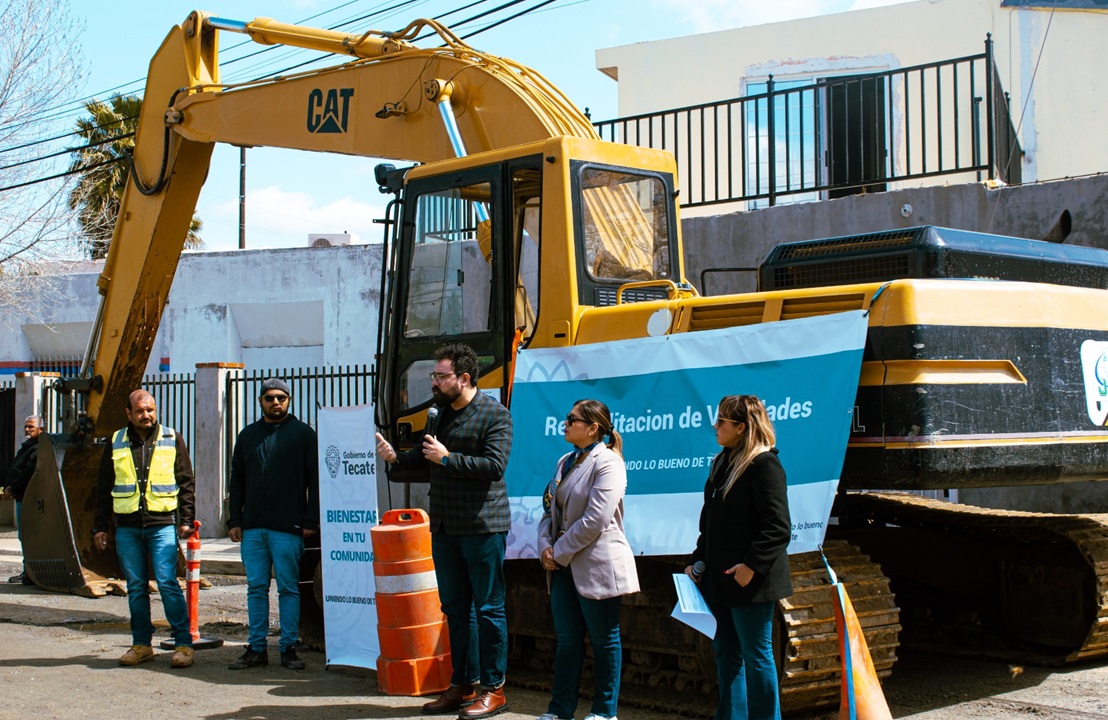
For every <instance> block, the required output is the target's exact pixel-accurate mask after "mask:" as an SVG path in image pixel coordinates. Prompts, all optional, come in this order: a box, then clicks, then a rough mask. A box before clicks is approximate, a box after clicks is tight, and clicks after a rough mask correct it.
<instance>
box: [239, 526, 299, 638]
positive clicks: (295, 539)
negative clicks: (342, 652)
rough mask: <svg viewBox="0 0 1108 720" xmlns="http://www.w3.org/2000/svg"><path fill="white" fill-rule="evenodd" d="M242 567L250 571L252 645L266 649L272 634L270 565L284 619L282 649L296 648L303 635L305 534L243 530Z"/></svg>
mask: <svg viewBox="0 0 1108 720" xmlns="http://www.w3.org/2000/svg"><path fill="white" fill-rule="evenodd" d="M239 552H240V553H241V554H242V566H243V569H244V570H245V571H246V616H247V619H248V621H249V623H250V633H249V636H248V637H249V639H248V641H247V642H248V644H249V646H250V649H251V650H253V651H255V652H260V653H264V652H265V651H266V647H267V643H266V635H267V634H268V633H269V578H270V572H269V571H270V568H272V569H273V575H274V576H275V577H276V578H277V612H278V613H279V615H280V618H281V652H284V651H286V650H288V649H289V648H292V647H293V646H294V645H296V641H297V640H298V639H299V636H300V556H301V555H303V554H304V538H303V536H301V535H294V534H293V533H287V532H281V531H279V530H267V529H265V528H252V529H250V530H243V531H242V547H241V548H239Z"/></svg>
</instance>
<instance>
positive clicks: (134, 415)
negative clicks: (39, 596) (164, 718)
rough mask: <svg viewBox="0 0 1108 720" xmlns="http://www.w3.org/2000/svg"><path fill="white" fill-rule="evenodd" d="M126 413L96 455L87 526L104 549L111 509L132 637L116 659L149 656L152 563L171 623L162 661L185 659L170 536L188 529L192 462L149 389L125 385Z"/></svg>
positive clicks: (188, 645) (185, 626)
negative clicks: (170, 644) (167, 653)
mask: <svg viewBox="0 0 1108 720" xmlns="http://www.w3.org/2000/svg"><path fill="white" fill-rule="evenodd" d="M127 420H128V421H129V422H128V423H127V427H125V428H123V429H121V430H118V431H116V432H115V433H113V434H112V441H111V444H109V445H108V446H107V447H106V448H105V449H104V456H103V458H102V459H101V461H100V475H99V482H98V484H97V492H96V523H95V526H94V528H95V529H94V530H93V531H92V533H93V544H94V545H95V547H96V548H97V549H98V550H106V549H107V548H108V531H109V529H110V526H111V517H112V515H114V516H115V526H116V527H115V545H116V552H117V553H118V554H119V566H120V567H121V568H122V569H123V575H124V577H125V579H126V580H127V602H128V605H129V607H130V611H131V642H132V646H131V649H130V650H128V651H127V652H125V653H124V654H123V657H121V658H119V664H120V665H139V664H141V663H144V662H146V661H147V660H153V659H154V649H153V647H152V640H153V636H154V625H153V623H152V622H151V619H150V595H149V590H148V583H149V572H148V570H147V568H148V567H152V568H153V570H154V579H155V581H156V582H157V583H158V592H159V593H161V596H162V605H163V606H164V607H165V617H166V620H168V621H169V625H170V627H171V628H172V629H173V640H174V643H175V649H174V653H173V658H172V660H171V661H170V664H171V665H172V666H173V667H175V668H184V667H189V666H190V665H192V661H193V649H192V635H191V634H190V633H189V620H188V609H187V607H186V605H185V595H184V593H183V592H181V586H180V585H178V584H177V538H178V536H179V537H182V538H184V537H188V536H189V534H191V533H192V520H193V516H194V514H193V511H194V498H195V488H194V479H193V475H192V463H191V462H190V461H189V453H188V448H186V447H185V442H184V440H182V439H181V436H180V435H179V434H178V433H176V432H175V431H174V430H173V429H172V428H167V427H165V426H163V425H161V424H159V423H158V413H157V407H156V406H155V404H154V398H153V396H152V395H150V393H148V392H146V391H145V390H135V391H134V392H133V393H131V395H130V397H129V398H128V407H127Z"/></svg>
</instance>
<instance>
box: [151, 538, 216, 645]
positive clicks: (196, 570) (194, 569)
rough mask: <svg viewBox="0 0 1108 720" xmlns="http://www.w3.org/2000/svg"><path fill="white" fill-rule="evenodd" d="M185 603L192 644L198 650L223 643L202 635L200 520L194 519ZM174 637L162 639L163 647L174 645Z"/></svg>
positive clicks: (187, 558) (187, 545)
mask: <svg viewBox="0 0 1108 720" xmlns="http://www.w3.org/2000/svg"><path fill="white" fill-rule="evenodd" d="M185 603H186V604H187V605H188V611H189V633H190V634H191V635H192V646H193V647H194V648H195V649H197V650H205V649H208V648H217V647H220V646H221V645H223V639H222V638H209V637H200V521H199V520H193V521H192V535H189V539H188V542H187V543H185ZM175 644H176V643H174V641H173V639H172V638H170V639H169V640H162V642H161V646H162V648H164V649H166V650H169V649H172V648H173V647H174V645H175Z"/></svg>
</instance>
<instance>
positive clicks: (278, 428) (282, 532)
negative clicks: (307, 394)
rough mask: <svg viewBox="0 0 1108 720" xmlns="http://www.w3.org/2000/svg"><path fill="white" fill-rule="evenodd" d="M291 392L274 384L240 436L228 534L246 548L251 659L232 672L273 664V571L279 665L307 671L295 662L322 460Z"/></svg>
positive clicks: (265, 385)
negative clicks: (304, 558) (304, 561)
mask: <svg viewBox="0 0 1108 720" xmlns="http://www.w3.org/2000/svg"><path fill="white" fill-rule="evenodd" d="M291 395H292V394H291V393H290V392H289V386H288V385H287V384H285V382H284V381H283V380H278V379H276V378H270V379H269V380H266V381H264V382H263V383H262V392H261V395H260V396H259V398H258V401H259V402H260V403H261V406H262V418H261V419H260V420H258V421H257V422H255V423H252V424H251V425H249V426H247V427H246V428H245V429H244V430H243V431H242V432H240V433H239V436H238V440H237V441H236V442H235V452H234V454H233V455H232V457H231V481H230V487H229V488H228V490H229V495H230V508H229V519H228V521H227V529H228V534H229V535H230V536H231V540H232V541H234V542H241V543H242V548H241V553H242V564H243V568H244V569H245V570H246V612H247V616H248V618H249V625H250V633H249V641H248V643H247V646H246V652H245V653H243V655H242V656H241V657H239V658H237V659H236V660H235V661H234V662H232V663H231V664H230V666H229V667H230V668H231V669H232V670H241V669H243V668H248V667H254V666H257V665H268V664H269V655H268V654H267V652H266V635H267V633H268V631H269V578H270V566H272V568H273V574H274V575H275V576H276V578H277V598H278V599H277V607H278V611H279V615H280V619H281V643H280V648H281V664H282V665H283V666H285V667H287V668H289V669H291V670H303V669H304V661H303V660H301V659H300V658H299V657H297V655H296V643H297V641H298V639H299V637H298V631H299V627H300V587H299V583H300V556H301V555H302V554H303V552H304V538H306V537H308V536H309V535H311V534H313V533H315V532H317V531H318V530H319V461H318V451H317V449H316V434H315V430H313V429H312V428H311V426H309V425H307V424H305V423H303V422H301V421H300V420H298V419H297V418H296V417H295V416H294V415H292V414H290V413H289V403H290V399H291Z"/></svg>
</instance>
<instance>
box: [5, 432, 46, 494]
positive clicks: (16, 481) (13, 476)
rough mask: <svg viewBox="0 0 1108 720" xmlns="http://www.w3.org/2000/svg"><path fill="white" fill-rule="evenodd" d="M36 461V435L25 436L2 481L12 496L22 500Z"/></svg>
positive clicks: (33, 472)
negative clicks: (31, 436)
mask: <svg viewBox="0 0 1108 720" xmlns="http://www.w3.org/2000/svg"><path fill="white" fill-rule="evenodd" d="M37 462H38V437H33V438H27V439H26V440H24V441H23V444H22V445H20V446H19V451H18V452H16V454H15V459H13V460H12V465H11V467H10V468H8V475H7V478H6V479H5V480H4V482H5V483H6V484H7V486H8V488H10V490H11V493H12V497H14V498H15V499H16V500H18V501H19V502H23V494H24V493H26V492H27V485H28V484H29V483H30V482H31V477H32V476H33V475H34V474H35V463H37Z"/></svg>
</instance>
